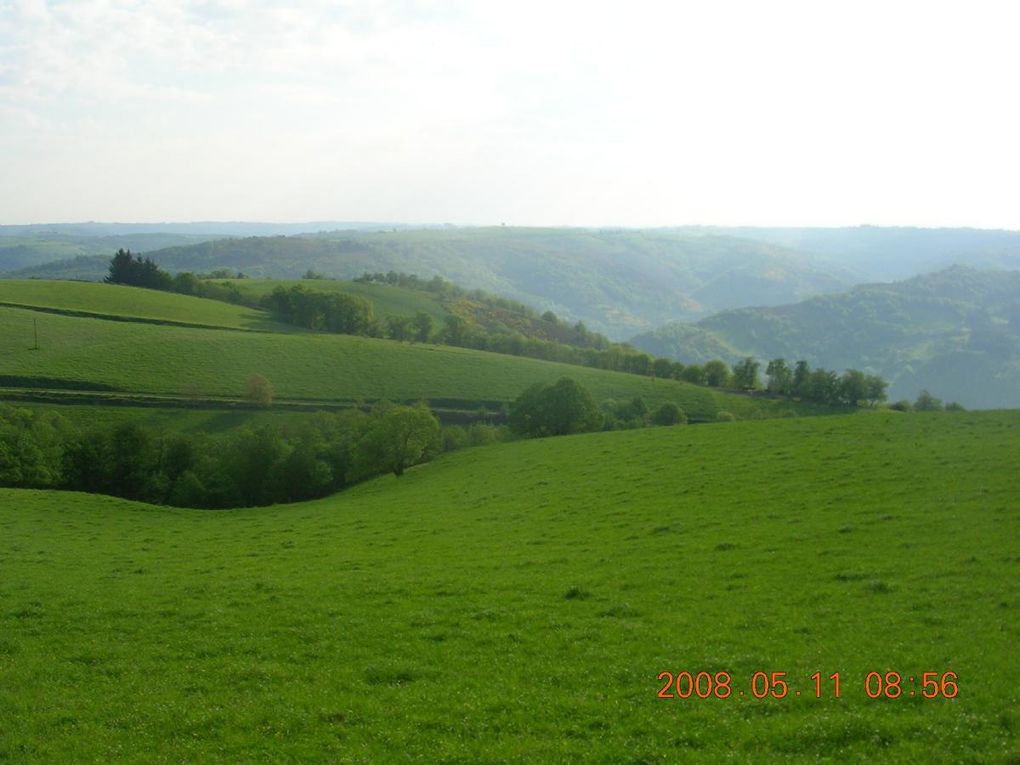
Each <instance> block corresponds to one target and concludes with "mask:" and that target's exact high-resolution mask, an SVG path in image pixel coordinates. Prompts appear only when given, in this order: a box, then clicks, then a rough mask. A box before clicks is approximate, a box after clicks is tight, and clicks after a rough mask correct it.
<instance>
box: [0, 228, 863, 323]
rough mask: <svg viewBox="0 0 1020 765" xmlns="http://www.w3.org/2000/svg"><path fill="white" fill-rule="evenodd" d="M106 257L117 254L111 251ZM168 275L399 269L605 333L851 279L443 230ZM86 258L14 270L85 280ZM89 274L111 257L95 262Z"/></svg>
mask: <svg viewBox="0 0 1020 765" xmlns="http://www.w3.org/2000/svg"><path fill="white" fill-rule="evenodd" d="M111 254H112V253H111ZM146 254H148V255H149V256H150V257H152V258H153V259H154V260H155V261H156V262H158V263H159V264H160V266H162V267H163V268H165V269H167V270H170V271H197V272H208V271H211V270H214V269H218V268H228V269H231V270H235V271H243V272H244V273H246V274H248V275H249V276H256V277H271V278H295V277H298V276H300V275H301V274H303V273H304V272H305V271H307V270H308V269H310V268H311V269H314V270H315V271H318V272H322V273H324V274H326V275H328V276H333V277H338V278H348V279H349V278H352V277H355V276H358V275H360V274H362V273H363V272H365V271H369V272H380V271H381V272H386V271H390V270H393V271H403V272H406V273H415V274H418V275H419V276H421V277H424V278H426V279H427V278H430V277H432V276H437V275H438V276H442V277H444V278H445V279H448V280H450V281H453V282H456V283H458V284H461V285H463V286H465V287H469V288H480V289H483V290H486V291H489V292H493V293H496V294H500V295H505V296H507V297H510V298H513V299H515V300H519V301H521V302H524V303H527V304H529V305H533V306H535V307H536V308H539V309H540V310H542V311H545V310H552V311H553V312H554V313H556V314H557V315H559V316H561V317H563V318H567V319H570V320H573V321H577V320H580V321H583V322H584V323H585V324H586V325H587V326H588V327H589V328H590V329H593V330H595V331H598V332H602V333H604V334H606V335H609V336H610V337H612V338H615V339H620V338H624V337H628V336H630V335H632V334H634V333H635V332H639V331H641V330H645V329H652V328H654V327H656V326H659V325H661V324H664V323H666V322H669V321H673V320H695V319H698V318H700V317H703V316H707V315H709V314H711V313H713V312H716V311H719V310H724V309H727V308H736V307H741V306H745V305H780V304H783V303H789V302H793V301H796V300H800V299H803V298H805V297H809V296H812V295H816V294H819V293H823V292H830V291H835V290H839V289H844V288H846V287H848V286H850V285H851V284H852V283H853V279H852V277H851V276H850V275H849V274H848V273H846V272H843V271H841V270H840V269H838V268H836V267H833V266H831V265H829V264H826V265H824V266H819V265H817V264H813V263H812V262H810V258H808V257H806V256H803V255H801V254H798V253H796V252H793V251H791V250H788V249H786V248H783V247H781V246H778V245H775V244H769V243H762V242H754V241H750V240H747V239H740V238H736V237H731V236H716V235H703V234H687V233H679V232H674V231H652V230H594V229H591V230H589V229H546V228H504V227H496V228H455V229H449V228H443V229H426V230H422V229H418V230H394V231H385V232H356V231H338V232H330V233H323V234H315V235H303V236H290V237H283V236H276V237H257V238H253V237H249V238H244V239H218V240H215V241H208V242H203V243H200V244H195V245H191V246H186V247H171V248H166V249H162V250H158V251H154V252H148V253H146ZM85 265H86V264H84V263H83V262H81V261H78V262H76V263H69V264H66V267H67V268H68V269H69V270H70V272H71V273H70V274H68V273H65V272H64V271H63V270H62V269H63V268H64V267H65V266H64V265H63V264H58V265H56V266H50V267H43V268H36V269H33V270H32V271H21V272H19V273H18V276H21V277H25V276H35V277H44V278H61V277H63V276H65V275H73V277H74V278H82V275H83V273H84V271H85V270H86V269H85V268H84V266H85ZM93 267H94V273H93V277H92V278H100V277H101V276H102V275H103V274H105V271H106V265H105V263H104V262H102V261H100V260H96V261H95V263H94V266H93Z"/></svg>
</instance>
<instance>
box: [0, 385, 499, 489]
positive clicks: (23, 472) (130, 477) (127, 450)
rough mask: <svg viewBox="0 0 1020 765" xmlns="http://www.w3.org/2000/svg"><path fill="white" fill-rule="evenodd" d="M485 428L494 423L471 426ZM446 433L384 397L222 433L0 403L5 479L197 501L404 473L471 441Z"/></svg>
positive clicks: (422, 411) (423, 412) (417, 410)
mask: <svg viewBox="0 0 1020 765" xmlns="http://www.w3.org/2000/svg"><path fill="white" fill-rule="evenodd" d="M487 427H488V428H489V430H495V429H492V428H491V426H482V425H479V426H477V428H476V427H475V426H472V428H473V429H475V430H477V431H478V432H481V431H482V430H485V429H486V428H487ZM443 436H444V434H443V433H442V431H441V429H440V426H439V422H438V420H437V419H436V418H435V416H434V415H433V414H432V412H431V411H430V410H429V409H428V408H427V407H426V406H424V405H417V406H404V405H397V404H391V403H387V402H382V403H380V404H378V405H376V406H375V407H374V408H373V409H372V410H371V411H367V412H366V411H362V410H360V409H352V410H347V411H344V412H339V413H328V412H320V413H317V414H315V415H314V416H310V417H307V418H302V419H301V420H295V421H292V422H291V423H289V424H288V425H286V426H285V427H277V426H273V425H261V426H257V427H246V428H243V429H240V430H238V431H235V432H233V433H229V434H225V435H208V434H186V433H164V432H157V431H153V430H151V429H146V428H144V427H142V426H141V425H139V424H137V423H123V424H119V425H109V426H100V427H92V428H87V429H78V428H76V427H74V426H73V425H72V424H70V423H69V422H68V421H67V420H66V419H65V418H63V417H61V416H60V415H58V414H56V413H54V412H49V411H41V412H36V411H33V410H30V409H18V408H14V407H10V406H5V405H0V486H8V487H14V488H41V489H67V490H72V491H85V492H93V493H101V494H111V495H114V496H118V497H125V498H127V499H134V500H140V501H145V502H150V503H154V504H163V505H176V506H181V507H196V508H225V507H246V506H254V505H267V504H273V503H277V502H296V501H303V500H308V499H313V498H316V497H321V496H325V495H327V494H330V493H332V492H335V491H338V490H340V489H342V488H344V487H345V486H349V485H351V484H353V483H357V482H358V481H362V480H365V479H367V478H371V477H373V476H377V475H381V474H384V473H393V474H394V475H396V476H400V475H402V474H403V473H404V471H405V470H407V469H408V468H410V467H412V466H413V465H416V464H419V463H421V462H423V461H427V460H429V459H431V458H432V457H433V456H435V455H436V454H437V453H439V452H440V451H442V450H443V449H444V448H446V449H450V448H460V447H463V446H468V445H471V441H472V439H471V436H470V435H469V431H467V430H465V429H464V428H458V432H455V433H453V434H452V436H451V437H450V438H444V437H443ZM485 436H490V437H491V438H492V439H495V438H496V437H497V436H496V435H495V434H485V435H483V436H482V437H481V442H484V441H485V440H486V438H485ZM475 440H476V441H477V440H478V439H477V438H476V439H475Z"/></svg>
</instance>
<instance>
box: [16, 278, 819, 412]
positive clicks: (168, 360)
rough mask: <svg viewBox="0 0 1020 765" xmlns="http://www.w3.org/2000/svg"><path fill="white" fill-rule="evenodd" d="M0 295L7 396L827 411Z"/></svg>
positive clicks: (138, 296)
mask: <svg viewBox="0 0 1020 765" xmlns="http://www.w3.org/2000/svg"><path fill="white" fill-rule="evenodd" d="M326 284H328V283H326ZM4 285H6V286H4ZM375 287H384V285H366V289H367V291H368V292H369V293H373V292H378V293H379V294H383V295H385V296H387V297H388V298H391V299H396V298H397V297H400V295H404V296H410V298H413V299H416V300H420V299H422V298H423V294H422V293H418V292H414V291H411V290H404V291H401V292H400V293H399V294H398V293H396V292H394V291H393V290H388V289H381V290H375V289H374V288H375ZM0 296H2V297H3V298H6V301H5V300H3V299H0V303H2V302H9V303H12V304H16V305H19V306H22V307H12V306H11V305H6V306H2V305H0V387H6V388H8V389H11V390H15V391H20V392H22V393H24V392H30V391H33V390H34V391H42V390H46V391H53V390H64V391H81V392H85V393H86V394H87V395H88V396H90V397H91V398H94V399H96V401H97V402H101V400H102V399H104V398H107V399H108V398H116V399H118V400H125V401H128V400H129V399H130V398H131V397H132V396H135V397H138V396H139V395H141V396H145V397H149V398H150V399H151V398H153V397H159V400H156V401H153V402H150V403H164V402H162V399H167V401H166V402H165V403H166V404H167V405H169V404H170V403H172V400H174V399H177V400H180V401H181V403H182V405H185V406H188V405H189V404H188V401H190V400H195V399H202V400H208V399H223V400H224V401H231V400H232V401H237V400H238V399H239V398H240V397H241V393H242V391H243V389H244V385H245V381H246V380H247V379H248V378H249V377H250V376H251V375H252V374H256V373H257V374H262V375H265V376H266V377H267V378H268V379H269V380H270V382H271V383H272V385H273V386H274V388H275V390H276V396H277V399H278V400H280V401H284V402H286V401H292V402H293V401H304V402H310V403H314V402H320V403H322V404H331V405H335V404H350V403H352V402H355V401H359V400H365V401H372V400H377V399H384V398H387V399H393V400H400V401H414V400H418V399H425V400H428V401H431V402H434V403H435V404H436V405H437V406H448V407H454V408H466V409H471V408H474V409H477V408H478V407H479V406H481V405H483V404H484V405H487V406H490V407H491V406H494V405H495V406H498V405H499V404H500V403H501V402H503V403H505V402H509V401H512V400H513V399H514V398H516V397H517V396H518V395H519V394H520V393H521V392H522V391H523V390H524V389H525V388H527V387H528V386H529V385H532V384H533V383H536V382H552V381H554V380H556V379H558V378H560V377H563V376H568V377H572V378H574V379H575V380H577V381H578V382H579V383H581V384H582V385H584V386H585V387H586V388H588V389H589V390H590V391H591V393H592V394H593V395H594V396H595V398H596V400H598V401H602V400H606V399H619V400H630V399H631V398H633V397H636V396H639V397H641V398H643V399H645V401H646V402H647V403H648V404H649V405H650V406H652V405H656V404H658V403H661V402H664V401H673V402H674V403H676V404H678V405H679V406H680V407H682V408H683V409H684V410H685V411H686V412H687V414H688V415H689V416H690V417H692V418H693V419H696V420H697V419H702V420H710V419H714V418H715V417H716V415H717V412H718V411H719V410H721V409H722V410H727V411H730V412H732V413H733V414H735V415H736V416H738V417H750V416H776V415H787V414H791V413H794V412H801V413H815V412H824V411H828V410H825V409H822V408H819V407H813V406H810V405H804V404H794V403H789V402H785V401H779V400H767V399H755V398H751V397H747V396H740V395H733V394H727V393H720V392H718V391H713V390H709V389H707V388H702V387H698V386H694V385H689V384H686V383H682V382H678V381H675V380H663V379H654V378H649V377H642V376H638V375H632V374H624V373H621V372H610V371H605V370H600V369H593V368H588V367H579V366H571V365H567V364H560V363H555V362H548V361H540V360H536V359H530V358H523V357H516V356H505V355H500V354H495V353H488V352H484V351H476V350H470V349H465V348H453V347H449V346H440V345H431V344H409V343H398V342H395V341H392V340H382V339H377V338H369V337H355V336H348V335H329V334H318V333H301V332H294V331H292V330H293V328H292V327H289V326H288V327H286V330H287V331H285V332H275V331H269V330H272V329H273V328H274V325H273V324H272V323H271V322H270V321H269V320H268V318H267V317H266V315H265V314H263V313H262V312H259V311H255V310H253V309H248V308H244V307H239V306H233V305H228V304H225V303H219V302H216V301H211V300H205V299H201V298H194V297H189V296H185V295H176V294H172V293H164V292H157V291H153V290H144V289H138V288H130V287H118V286H115V285H100V284H79V283H69V282H67V283H61V282H50V283H46V282H32V281H28V282H6V283H4V282H0ZM25 306H33V307H25ZM100 310H102V313H99V311H100ZM132 316H135V317H138V318H139V319H140V320H137V321H136V320H132ZM111 319H115V320H111ZM188 324H192V325H194V326H186V325H188ZM219 327H222V328H219ZM36 330H38V337H39V348H38V349H36V348H35V347H34V343H35V331H36ZM251 330H261V331H251ZM128 402H129V401H128Z"/></svg>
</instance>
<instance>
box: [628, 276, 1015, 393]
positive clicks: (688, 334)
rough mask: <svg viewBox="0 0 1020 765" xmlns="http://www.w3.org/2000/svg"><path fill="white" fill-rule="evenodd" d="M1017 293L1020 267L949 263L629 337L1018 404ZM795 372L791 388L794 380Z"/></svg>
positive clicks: (673, 350)
mask: <svg viewBox="0 0 1020 765" xmlns="http://www.w3.org/2000/svg"><path fill="white" fill-rule="evenodd" d="M1018 294H1020V271H1017V270H1013V271H977V270H973V269H969V268H961V267H953V268H949V269H946V270H944V271H940V272H937V273H932V274H926V275H923V276H918V277H916V278H913V279H909V280H907V281H902V282H895V283H892V284H867V285H861V286H858V287H854V288H853V289H851V290H849V291H847V292H844V293H838V294H828V295H821V296H818V297H813V298H810V299H808V300H805V301H803V302H799V303H794V304H791V305H785V306H779V307H770V308H741V309H738V310H730V311H725V312H723V313H719V314H716V315H714V316H709V317H707V318H705V319H702V320H701V321H699V322H698V323H697V324H694V325H690V324H671V325H667V326H665V327H662V328H660V329H659V330H656V331H655V332H654V333H649V334H646V335H642V336H639V337H635V338H633V339H632V340H631V343H632V344H634V345H635V346H636V347H638V348H641V349H643V350H646V351H648V352H650V353H655V354H657V355H660V356H668V357H670V358H676V359H680V360H682V361H684V362H685V363H691V362H696V363H703V362H704V361H706V360H707V359H709V358H712V357H716V356H718V357H719V358H723V359H725V360H727V361H729V362H731V363H735V362H736V361H738V360H739V359H740V358H742V357H745V356H753V357H755V358H759V359H778V358H785V359H810V360H811V363H812V364H816V365H819V366H822V367H824V368H832V369H847V368H850V369H861V370H864V371H865V372H866V373H868V374H872V375H876V376H878V377H881V378H884V379H885V380H888V381H889V386H888V387H889V395H890V396H891V397H893V398H894V399H902V398H906V397H908V396H913V395H914V394H915V393H916V391H917V390H918V389H919V388H922V387H928V388H930V389H932V390H938V391H940V392H941V393H942V394H943V395H945V396H947V397H951V398H953V399H955V400H957V401H960V402H961V403H963V404H965V405H967V406H971V407H975V406H979V407H1020V332H1018V331H1017V327H1018V326H1020V319H1018V316H1017V309H1016V305H1017V300H1016V295H1018ZM794 375H795V380H794V388H795V389H797V388H798V387H800V385H801V383H802V382H803V380H797V379H796V370H795V371H794ZM866 399H867V400H871V401H874V400H876V397H875V396H867V397H866ZM877 400H881V397H878V399H877Z"/></svg>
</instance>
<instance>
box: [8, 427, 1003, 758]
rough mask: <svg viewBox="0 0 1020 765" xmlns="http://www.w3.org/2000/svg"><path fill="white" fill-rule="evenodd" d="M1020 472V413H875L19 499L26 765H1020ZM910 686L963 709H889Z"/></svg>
mask: <svg viewBox="0 0 1020 765" xmlns="http://www.w3.org/2000/svg"><path fill="white" fill-rule="evenodd" d="M1018 465H1020V412H1012V411H1010V412H983V413H955V414H932V415H923V414H914V415H900V414H896V413H860V414H855V415H851V416H846V417H824V418H801V419H785V420H770V421H767V422H738V423H720V424H717V425H711V426H702V427H687V428H684V427H673V428H655V429H649V430H641V431H628V432H615V433H599V434H587V435H580V436H569V437H562V438H555V439H546V440H537V441H524V442H516V443H509V444H499V445H496V446H492V447H486V448H483V449H469V450H465V451H463V452H458V453H455V454H451V455H447V456H444V457H442V458H440V459H438V460H436V461H435V462H433V463H430V464H426V465H423V466H421V467H418V468H415V469H413V470H411V471H409V472H408V473H407V474H406V475H405V476H404V477H402V478H400V479H396V478H393V477H392V476H389V477H385V478H380V479H377V480H374V481H371V482H369V483H366V484H363V485H360V486H358V487H356V488H354V489H352V490H349V491H346V492H344V493H342V494H339V495H336V496H333V497H330V498H327V499H323V500H319V501H315V502H310V503H306V504H300V505H288V506H275V507H269V508H261V509H249V510H235V511H223V512H209V511H193V510H181V509H172V510H171V509H166V508H159V507H153V506H147V505H139V504H134V503H131V502H127V501H123V500H116V499H112V498H106V497H100V496H88V495H78V494H61V493H58V492H33V491H20V490H0V761H11V762H19V763H20V762H29V763H31V762H55V761H62V762H70V761H90V762H91V761H97V762H98V761H111V760H120V761H128V762H178V761H203V762H237V761H266V762H269V761H274V762H275V761H309V760H324V761H332V762H358V763H362V762H363V763H369V762H380V761H395V760H401V761H419V762H451V763H452V762H493V763H495V762H519V761H522V760H534V761H565V760H572V761H582V760H583V761H589V762H591V761H595V762H632V763H637V762H679V761H683V762H719V761H724V760H725V761H735V762H763V761H784V762H805V763H806V762H817V761H831V762H874V761H882V762H945V763H956V762H1002V761H1015V759H1016V758H1017V756H1018V755H1020V751H1018V748H1017V737H1018V733H1020V712H1018V710H1020V704H1018V698H1020V697H1018V690H1017V689H1018V687H1020V665H1018V664H1017V662H1016V645H1017V642H1018V639H1020V618H1018V607H1020V603H1018V601H1017V587H1016V584H1017V574H1018V573H1020V544H1018V541H1017V540H1018V539H1020V505H1018V501H1017V497H1018V496H1020V482H1018V475H1020V474H1018V471H1017V466H1018ZM664 670H668V671H671V672H678V671H681V670H689V671H691V672H692V673H696V672H699V671H707V672H710V673H717V672H721V671H728V672H730V673H731V675H732V677H733V695H732V696H731V697H730V698H727V699H719V698H709V699H704V700H702V699H698V698H693V697H692V698H691V699H688V700H678V699H672V700H667V699H660V698H657V697H656V694H657V692H658V690H659V688H660V686H661V685H662V683H661V682H659V681H658V680H657V677H658V675H659V673H660V672H662V671H664ZM894 670H895V671H898V672H900V673H902V674H903V676H904V678H905V677H906V676H907V675H917V676H919V675H920V674H921V673H922V672H938V673H943V672H946V671H952V672H955V673H956V674H957V676H958V679H959V693H958V695H957V696H956V697H955V698H953V699H944V698H937V699H925V698H922V697H921V696H920V694H919V693H918V694H915V695H913V696H909V695H908V694H907V692H906V690H907V689H908V688H909V686H908V684H907V683H906V681H905V680H904V693H903V694H902V695H901V696H900V697H899V698H879V699H871V698H868V697H867V695H866V694H865V691H864V682H863V681H864V678H865V676H866V674H867V673H869V672H879V673H882V674H883V675H884V674H885V673H887V672H890V671H894ZM758 671H763V672H767V673H772V672H778V671H782V672H786V673H787V679H788V681H789V683H790V688H791V692H790V694H789V695H788V696H787V697H786V698H783V699H776V698H765V699H756V698H753V696H752V695H751V694H750V693H746V694H745V695H744V696H738V695H737V691H738V690H745V691H748V690H750V684H749V680H750V678H751V676H752V675H753V673H755V672H758ZM816 671H820V672H822V673H823V675H825V676H828V675H830V674H831V673H833V672H839V673H840V674H841V677H842V693H841V698H839V699H838V700H837V699H835V698H832V696H831V692H830V690H829V688H828V686H823V694H822V698H815V694H814V690H813V687H814V686H813V684H812V682H811V680H810V679H809V678H810V675H811V674H812V673H814V672H816ZM916 687H917V689H918V690H920V686H919V685H918V686H916ZM794 689H796V690H800V691H801V692H802V695H801V696H799V697H796V696H795V695H794V693H793V690H794Z"/></svg>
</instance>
